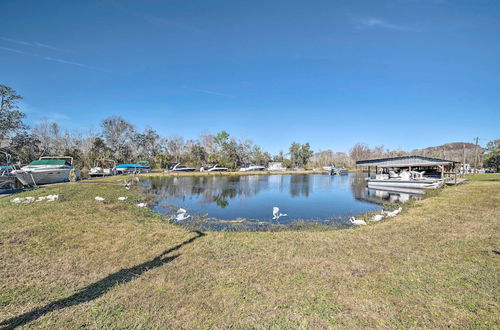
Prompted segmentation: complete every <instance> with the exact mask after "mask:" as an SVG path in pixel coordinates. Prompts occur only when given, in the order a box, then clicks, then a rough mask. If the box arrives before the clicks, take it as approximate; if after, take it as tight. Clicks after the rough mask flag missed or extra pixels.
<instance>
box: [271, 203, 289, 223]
mask: <svg viewBox="0 0 500 330" xmlns="http://www.w3.org/2000/svg"><path fill="white" fill-rule="evenodd" d="M286 216H287V214H286V213H280V208H279V207H276V206H274V207H273V220H278V219H279V218H281V217H286Z"/></svg>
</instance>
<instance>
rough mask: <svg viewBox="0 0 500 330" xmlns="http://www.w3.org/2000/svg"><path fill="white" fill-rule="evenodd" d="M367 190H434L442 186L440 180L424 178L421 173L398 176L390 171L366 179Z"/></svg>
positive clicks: (412, 172)
mask: <svg viewBox="0 0 500 330" xmlns="http://www.w3.org/2000/svg"><path fill="white" fill-rule="evenodd" d="M367 181H368V188H378V187H386V188H391V187H392V188H417V189H436V188H440V187H442V186H443V184H444V180H442V179H431V178H425V177H424V176H423V172H414V171H409V172H408V171H403V172H402V173H401V174H400V175H398V174H396V173H394V172H393V171H390V173H389V175H387V174H377V175H376V177H375V179H368V180H367Z"/></svg>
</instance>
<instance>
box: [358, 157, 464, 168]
mask: <svg viewBox="0 0 500 330" xmlns="http://www.w3.org/2000/svg"><path fill="white" fill-rule="evenodd" d="M454 163H457V162H455V161H453V160H446V159H439V158H431V157H423V156H402V157H391V158H379V159H367V160H360V161H357V162H356V165H357V166H378V167H407V166H436V165H453V164H454Z"/></svg>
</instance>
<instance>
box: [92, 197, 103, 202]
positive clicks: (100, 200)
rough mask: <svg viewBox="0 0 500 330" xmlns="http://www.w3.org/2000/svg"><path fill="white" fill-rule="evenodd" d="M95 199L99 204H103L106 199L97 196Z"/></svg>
mask: <svg viewBox="0 0 500 330" xmlns="http://www.w3.org/2000/svg"><path fill="white" fill-rule="evenodd" d="M94 199H95V200H96V201H98V202H102V201H104V198H102V197H101V196H95V198H94Z"/></svg>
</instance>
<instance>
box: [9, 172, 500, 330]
mask: <svg viewBox="0 0 500 330" xmlns="http://www.w3.org/2000/svg"><path fill="white" fill-rule="evenodd" d="M49 193H51V194H52V193H56V194H59V195H60V200H59V201H58V202H54V203H52V204H51V203H42V202H40V203H33V204H21V205H17V204H12V203H10V199H11V198H3V199H0V224H1V228H0V242H1V246H2V248H1V249H0V276H1V278H2V282H1V290H0V323H2V322H4V324H2V326H14V325H29V326H33V327H50V328H75V327H88V328H105V327H109V328H123V327H143V328H150V327H171V328H179V327H182V328H207V327H219V328H220V327H259V328H269V327H274V328H287V327H302V328H310V327H313V328H318V327H329V326H334V327H348V328H358V327H384V328H409V327H460V328H495V327H499V326H500V320H499V317H498V313H497V311H498V308H499V307H500V306H499V298H500V297H499V294H498V292H499V290H498V289H499V279H500V276H499V275H500V272H499V269H500V267H499V266H500V257H499V255H498V254H497V253H495V252H494V251H499V250H500V247H499V246H498V242H499V241H500V239H499V238H500V237H499V229H500V228H499V222H498V219H500V208H499V205H500V180H499V176H498V175H496V176H495V175H485V176H474V177H473V178H472V181H471V182H470V183H469V184H466V185H461V186H456V187H449V188H446V189H444V190H443V191H442V192H440V193H439V194H437V196H434V197H432V198H427V199H424V200H421V201H416V202H414V204H413V205H412V206H411V207H409V208H408V209H407V210H405V211H404V212H403V214H401V215H399V216H397V217H395V218H391V219H389V220H387V221H384V222H382V223H378V224H377V225H374V226H367V227H363V228H355V229H352V230H351V229H349V230H340V231H339V230H337V231H281V232H257V233H248V232H246V233H245V232H238V233H224V232H206V233H204V234H201V233H196V232H190V231H188V230H186V229H183V228H180V227H179V226H175V225H171V224H169V223H166V222H165V221H162V220H161V219H160V218H159V217H157V216H156V215H154V214H152V212H151V211H149V210H145V209H139V208H137V207H135V205H134V203H135V202H137V201H140V200H141V198H142V196H141V195H139V194H138V193H136V192H133V191H126V190H125V189H124V188H123V187H121V186H118V185H107V184H93V185H85V184H73V185H59V186H50V187H45V188H40V189H37V190H34V191H31V192H27V193H23V194H22V195H21V196H23V195H25V196H42V195H47V194H49ZM96 195H100V196H103V197H104V198H105V199H106V201H105V202H104V203H99V202H96V201H94V200H93V198H94V196H96ZM118 196H127V197H128V198H129V199H128V201H127V202H119V201H117V197H118Z"/></svg>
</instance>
